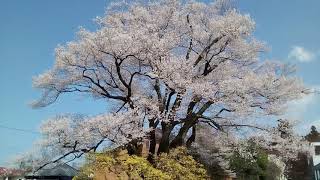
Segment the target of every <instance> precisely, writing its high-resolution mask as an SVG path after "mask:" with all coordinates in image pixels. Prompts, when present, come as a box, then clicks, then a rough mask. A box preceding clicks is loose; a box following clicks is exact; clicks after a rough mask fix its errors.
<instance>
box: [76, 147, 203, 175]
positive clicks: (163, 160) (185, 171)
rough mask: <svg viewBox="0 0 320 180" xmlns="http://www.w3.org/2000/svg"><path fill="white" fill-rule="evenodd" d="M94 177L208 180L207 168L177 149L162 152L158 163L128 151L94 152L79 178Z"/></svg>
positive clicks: (182, 149)
mask: <svg viewBox="0 0 320 180" xmlns="http://www.w3.org/2000/svg"><path fill="white" fill-rule="evenodd" d="M89 177H91V178H94V179H103V178H105V179H108V178H110V179H154V180H156V179H157V180H158V179H160V180H171V179H172V180H173V179H180V180H200V179H207V175H206V171H205V169H203V167H202V165H200V164H198V163H197V162H196V161H195V160H194V159H193V158H192V157H191V156H189V155H188V154H187V152H186V149H185V148H181V147H179V148H176V149H174V150H173V151H171V152H170V153H169V154H166V153H162V154H161V155H160V156H159V157H157V161H156V163H155V164H154V166H153V165H152V164H150V162H149V161H147V160H146V159H145V158H143V157H138V156H135V155H131V156H130V155H128V154H127V152H126V151H125V150H121V151H119V150H118V151H111V152H107V153H94V154H91V155H90V156H88V159H87V163H86V164H85V165H84V166H83V168H82V170H81V173H80V175H78V176H77V177H75V178H74V179H75V180H82V179H83V180H84V179H86V180H87V179H88V178H89Z"/></svg>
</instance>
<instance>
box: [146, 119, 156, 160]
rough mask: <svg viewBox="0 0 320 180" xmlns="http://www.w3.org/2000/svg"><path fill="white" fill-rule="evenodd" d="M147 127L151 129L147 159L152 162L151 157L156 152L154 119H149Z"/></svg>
mask: <svg viewBox="0 0 320 180" xmlns="http://www.w3.org/2000/svg"><path fill="white" fill-rule="evenodd" d="M149 127H150V128H152V130H151V131H150V132H149V142H150V144H149V153H148V161H149V162H153V157H154V155H155V153H156V131H155V128H156V127H155V123H154V120H150V121H149Z"/></svg>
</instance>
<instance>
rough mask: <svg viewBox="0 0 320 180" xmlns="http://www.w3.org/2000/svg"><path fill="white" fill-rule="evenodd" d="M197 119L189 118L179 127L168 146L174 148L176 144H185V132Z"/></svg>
mask: <svg viewBox="0 0 320 180" xmlns="http://www.w3.org/2000/svg"><path fill="white" fill-rule="evenodd" d="M196 121H197V119H195V118H191V119H190V120H187V121H186V122H185V123H184V124H183V126H182V127H181V129H180V130H179V133H178V135H177V136H176V137H175V138H174V139H173V141H172V142H171V144H170V148H176V147H178V146H184V145H185V139H186V136H187V133H188V131H189V129H190V128H191V127H192V126H193V125H194V124H195V122H196Z"/></svg>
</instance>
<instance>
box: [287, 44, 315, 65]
mask: <svg viewBox="0 0 320 180" xmlns="http://www.w3.org/2000/svg"><path fill="white" fill-rule="evenodd" d="M315 56H316V55H315V53H313V52H311V51H309V50H307V49H305V48H304V47H301V46H293V47H292V49H291V51H290V52H289V55H288V58H289V59H295V60H297V61H300V62H310V61H312V60H314V59H315Z"/></svg>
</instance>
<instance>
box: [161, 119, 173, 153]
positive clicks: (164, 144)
mask: <svg viewBox="0 0 320 180" xmlns="http://www.w3.org/2000/svg"><path fill="white" fill-rule="evenodd" d="M161 127H162V138H161V141H160V144H159V148H158V155H159V154H160V153H162V152H165V153H167V152H169V143H170V140H169V138H170V134H171V131H172V129H173V127H174V125H172V124H171V123H164V122H161Z"/></svg>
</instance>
